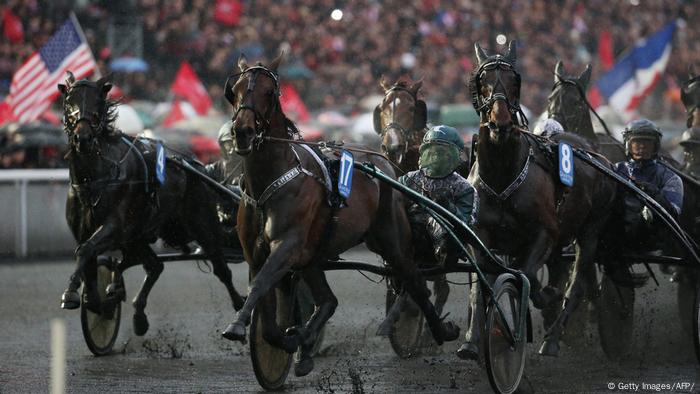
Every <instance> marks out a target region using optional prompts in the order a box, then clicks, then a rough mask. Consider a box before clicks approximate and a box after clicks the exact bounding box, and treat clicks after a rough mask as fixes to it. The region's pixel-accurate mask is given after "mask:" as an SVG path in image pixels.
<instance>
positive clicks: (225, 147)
mask: <svg viewBox="0 0 700 394" xmlns="http://www.w3.org/2000/svg"><path fill="white" fill-rule="evenodd" d="M232 127H233V120H229V121H228V122H226V123H224V124H223V125H222V126H221V128H220V129H219V138H218V140H219V148H221V153H222V154H223V155H226V157H231V156H232V155H233V154H235V147H234V144H233V134H232V133H231V128H232Z"/></svg>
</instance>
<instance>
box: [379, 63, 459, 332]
mask: <svg viewBox="0 0 700 394" xmlns="http://www.w3.org/2000/svg"><path fill="white" fill-rule="evenodd" d="M379 85H380V86H381V87H382V89H384V99H383V100H382V102H381V103H380V104H379V105H377V107H376V108H375V109H374V130H375V131H376V132H377V133H379V135H380V137H381V138H382V142H381V151H382V153H383V154H384V156H386V157H387V158H388V159H389V160H390V161H392V162H393V163H395V164H396V165H398V166H399V168H400V169H401V170H402V171H403V172H404V173H408V172H409V171H414V170H417V169H418V157H419V152H418V149H419V148H420V145H421V143H422V142H423V136H425V133H426V123H427V114H426V105H425V102H424V101H423V100H421V99H419V98H418V92H419V91H420V88H421V87H422V86H423V81H422V80H420V81H417V82H412V81H411V80H410V79H409V78H408V77H401V78H399V80H398V81H396V82H395V83H394V84H392V85H390V84H388V83H387V82H386V80H385V79H384V78H382V79H381V80H380V81H379ZM415 252H416V255H415V257H416V259H418V261H417V262H418V263H419V264H432V263H434V262H435V256H434V254H433V251H432V249H431V250H429V251H419V250H416V251H415ZM431 279H432V280H434V281H433V284H434V286H433V291H434V292H435V309H436V310H437V312H438V314H440V313H441V312H442V309H443V307H444V306H445V303H446V302H447V297H448V296H449V294H450V287H449V285H448V283H447V278H446V276H445V275H438V276H437V277H434V278H431ZM386 328H387V329H388V327H386ZM380 331H382V332H383V333H386V330H380Z"/></svg>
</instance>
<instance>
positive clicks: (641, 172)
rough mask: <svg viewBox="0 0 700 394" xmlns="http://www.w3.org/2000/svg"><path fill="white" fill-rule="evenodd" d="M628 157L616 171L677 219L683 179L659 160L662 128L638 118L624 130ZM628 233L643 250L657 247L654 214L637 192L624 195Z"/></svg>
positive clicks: (631, 239)
mask: <svg viewBox="0 0 700 394" xmlns="http://www.w3.org/2000/svg"><path fill="white" fill-rule="evenodd" d="M622 136H623V138H624V142H625V153H626V155H627V160H626V161H622V162H619V163H617V164H615V171H616V172H617V173H618V174H620V175H623V176H625V177H627V178H629V179H631V180H632V181H633V182H634V183H635V184H636V185H637V186H638V187H639V188H640V189H642V190H643V191H644V192H645V193H647V194H648V195H649V196H650V197H652V198H653V199H654V200H656V201H657V202H658V203H659V204H660V205H661V206H662V207H663V208H664V209H665V210H666V211H667V212H668V213H670V214H671V215H672V216H673V217H674V218H678V216H679V215H680V213H681V207H682V205H683V182H682V181H681V178H680V177H679V176H678V175H676V174H675V173H673V172H672V171H671V170H669V169H668V168H666V166H664V165H663V164H661V163H659V162H657V160H656V158H657V155H658V152H659V146H660V144H661V130H659V128H658V127H657V126H656V125H655V124H654V123H653V122H651V121H649V120H647V119H639V120H635V121H633V122H631V123H629V124H628V125H627V127H625V130H624V131H623V133H622ZM624 206H625V211H624V212H625V216H624V225H625V236H626V238H627V240H628V241H629V242H632V243H634V244H635V246H637V247H641V248H642V250H650V249H649V248H650V247H654V246H656V243H655V242H653V237H652V235H653V231H651V230H652V223H653V222H654V218H653V215H652V214H651V211H650V210H649V208H648V207H646V206H645V205H644V204H643V202H642V201H641V200H640V199H639V198H637V197H636V196H634V195H631V194H627V195H626V196H625V197H624Z"/></svg>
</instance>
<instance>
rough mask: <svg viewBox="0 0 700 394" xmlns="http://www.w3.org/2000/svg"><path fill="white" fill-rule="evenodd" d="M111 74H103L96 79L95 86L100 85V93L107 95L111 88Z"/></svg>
mask: <svg viewBox="0 0 700 394" xmlns="http://www.w3.org/2000/svg"><path fill="white" fill-rule="evenodd" d="M111 79H112V75H111V74H109V75H107V76H104V77H102V78H100V79H99V80H97V86H100V89H101V90H102V94H104V95H107V93H109V91H110V90H112V82H111Z"/></svg>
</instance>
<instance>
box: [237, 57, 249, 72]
mask: <svg viewBox="0 0 700 394" xmlns="http://www.w3.org/2000/svg"><path fill="white" fill-rule="evenodd" d="M238 69H239V70H241V72H243V71H245V70H247V69H248V59H246V57H245V54H243V53H241V56H239V57H238Z"/></svg>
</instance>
